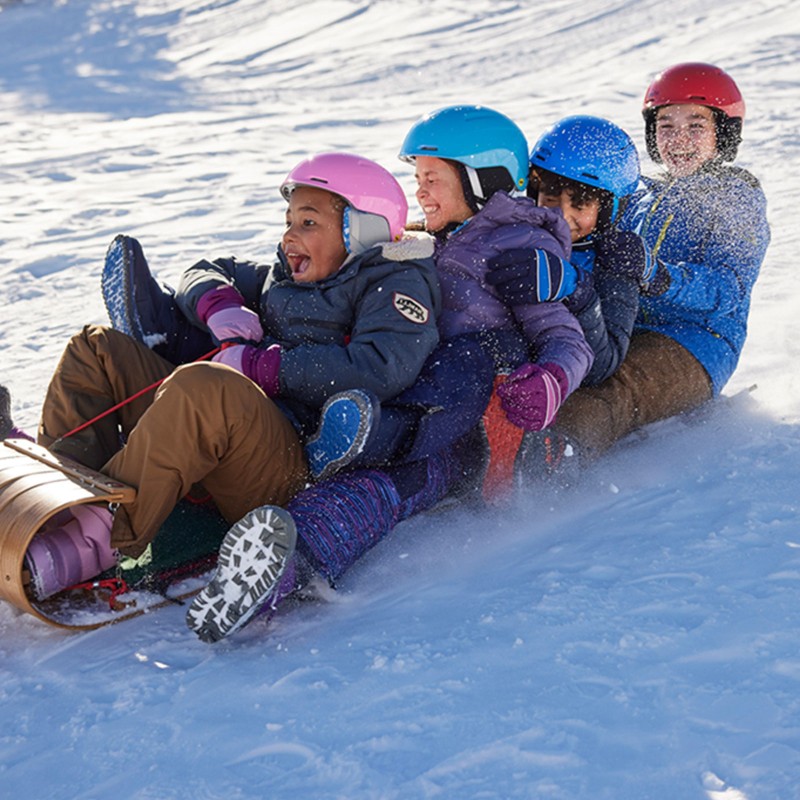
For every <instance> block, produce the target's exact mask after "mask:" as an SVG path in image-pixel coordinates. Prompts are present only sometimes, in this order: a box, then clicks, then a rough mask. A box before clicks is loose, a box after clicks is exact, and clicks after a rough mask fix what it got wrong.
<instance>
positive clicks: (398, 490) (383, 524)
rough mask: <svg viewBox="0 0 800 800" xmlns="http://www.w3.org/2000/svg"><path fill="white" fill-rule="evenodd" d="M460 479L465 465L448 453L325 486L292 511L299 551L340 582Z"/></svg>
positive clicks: (353, 474)
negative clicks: (375, 548)
mask: <svg viewBox="0 0 800 800" xmlns="http://www.w3.org/2000/svg"><path fill="white" fill-rule="evenodd" d="M460 477H461V471H460V464H459V463H458V462H457V460H456V459H455V457H454V455H453V453H452V452H450V451H448V452H447V453H443V454H437V455H435V456H431V457H430V458H428V459H425V460H422V461H415V462H412V463H409V464H403V465H401V466H396V467H387V468H386V469H385V470H369V469H363V470H355V471H353V472H351V473H348V474H340V475H336V476H334V477H333V478H330V479H328V480H326V481H322V482H321V483H318V484H317V485H316V486H312V487H310V488H308V489H306V490H305V491H304V492H301V493H300V494H299V495H297V496H296V497H295V498H294V499H293V500H292V501H291V502H290V503H289V505H288V506H287V510H288V511H289V512H290V513H291V515H292V517H293V519H294V521H295V524H296V525H297V535H298V550H299V552H300V553H302V554H303V555H304V556H305V557H306V558H307V560H308V562H309V564H311V566H312V567H313V569H314V570H315V571H317V572H319V573H321V574H322V575H324V576H325V577H326V578H328V579H330V580H335V579H336V578H338V577H339V576H340V575H342V574H343V573H344V572H345V571H346V570H347V569H348V568H349V567H350V566H352V565H353V564H354V563H355V562H356V561H357V560H358V559H359V558H361V556H363V555H364V554H365V553H366V552H367V551H368V550H370V549H371V548H372V547H373V546H374V545H376V544H377V543H378V542H379V541H380V540H381V539H383V538H384V537H385V536H386V535H387V534H388V533H390V532H391V531H392V529H393V528H394V527H395V526H396V525H397V523H398V522H400V521H402V520H404V519H407V518H408V517H410V516H412V515H413V514H417V513H420V512H422V511H425V510H427V509H429V508H431V507H433V506H434V505H435V504H436V503H437V502H439V501H440V500H441V499H443V498H444V497H445V496H446V495H447V493H448V491H449V489H450V488H451V487H452V486H453V484H454V483H455V482H456V480H457V479H459V478H460Z"/></svg>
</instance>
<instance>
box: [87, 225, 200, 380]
mask: <svg viewBox="0 0 800 800" xmlns="http://www.w3.org/2000/svg"><path fill="white" fill-rule="evenodd" d="M100 286H101V289H102V292H103V301H104V302H105V306H106V311H107V312H108V318H109V320H110V321H111V326H112V327H113V328H114V329H115V330H118V331H122V333H126V334H127V335H128V336H131V337H132V338H134V339H136V341H137V342H141V343H142V344H144V345H147V347H149V348H150V349H152V350H154V351H155V352H156V353H158V354H159V355H160V356H161V357H162V358H166V359H167V361H170V362H171V363H173V364H185V363H188V362H190V361H194V360H195V359H197V358H199V357H200V356H202V355H205V354H206V353H207V352H209V351H210V350H211V349H212V348H213V346H214V343H213V341H212V339H211V335H210V334H209V333H208V332H207V331H203V330H201V329H200V328H196V327H195V326H194V325H192V324H191V323H190V322H189V321H188V320H187V319H186V317H184V315H183V313H182V312H181V310H180V309H179V308H178V304H177V303H176V301H175V292H174V291H173V290H172V288H171V287H169V286H167V285H166V284H163V283H161V282H159V281H157V280H156V279H155V278H154V277H153V276H152V274H151V272H150V267H149V266H148V264H147V260H146V259H145V257H144V252H143V251H142V246H141V245H140V244H139V242H138V241H137V240H136V239H134V238H133V237H131V236H124V235H123V234H119V235H118V236H116V237H115V238H114V241H112V242H111V244H110V245H109V247H108V251H107V253H106V259H105V263H104V265H103V273H102V275H101V278H100Z"/></svg>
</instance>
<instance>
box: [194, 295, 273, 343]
mask: <svg viewBox="0 0 800 800" xmlns="http://www.w3.org/2000/svg"><path fill="white" fill-rule="evenodd" d="M197 314H198V316H199V317H200V319H201V320H202V321H203V322H204V323H205V324H206V326H207V327H208V330H209V331H210V332H211V334H212V336H214V338H215V339H216V340H217V341H218V342H225V341H228V340H230V339H243V340H244V341H247V342H256V343H258V342H260V341H261V340H262V339H263V338H264V330H263V328H262V327H261V320H259V318H258V314H256V313H255V312H253V311H251V310H250V309H249V308H247V307H246V306H245V305H244V298H243V297H242V296H241V295H240V294H239V292H237V291H236V289H234V288H233V287H232V286H220V287H217V288H216V289H212V290H211V291H209V292H206V293H205V294H204V295H203V296H202V297H201V298H200V301H199V302H198V304H197Z"/></svg>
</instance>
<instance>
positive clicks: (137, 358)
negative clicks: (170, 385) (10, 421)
mask: <svg viewBox="0 0 800 800" xmlns="http://www.w3.org/2000/svg"><path fill="white" fill-rule="evenodd" d="M173 369H174V367H173V366H172V364H170V363H169V362H168V361H165V360H164V359H163V358H161V357H160V356H157V355H156V354H155V353H153V352H152V351H151V350H149V349H148V348H146V347H145V346H143V345H141V344H139V343H138V342H135V341H134V340H133V339H131V338H130V337H128V336H125V335H124V334H121V333H118V332H117V331H114V330H111V329H110V328H104V327H100V326H96V325H95V326H87V327H85V328H84V329H83V330H82V331H81V332H80V333H78V334H76V335H75V336H73V337H72V339H71V340H70V342H69V344H68V345H67V347H66V349H65V350H64V353H63V355H62V356H61V361H60V362H59V364H58V366H57V367H56V371H55V373H54V375H53V377H52V379H51V381H50V386H49V387H48V390H47V394H46V396H45V400H44V405H43V407H42V421H41V424H40V426H39V443H40V444H42V445H44V446H45V447H48V448H51V449H53V450H55V451H57V452H59V453H63V454H64V455H68V456H70V457H72V458H74V459H76V460H77V461H80V462H81V463H82V464H85V465H86V466H88V467H92V468H93V469H99V468H100V467H101V466H102V465H103V464H104V463H105V462H106V461H107V460H108V459H109V458H111V456H112V455H114V453H116V452H117V451H118V450H119V448H120V446H121V441H120V429H121V430H122V434H123V435H126V434H127V433H129V432H130V431H131V430H132V429H133V427H134V425H135V424H136V422H137V421H138V419H139V417H141V415H142V414H143V413H144V412H145V410H146V409H147V408H148V407H149V406H150V404H151V403H152V402H153V397H154V395H155V392H154V391H153V392H148V393H147V394H145V395H144V396H142V397H140V398H138V399H136V400H134V401H133V402H131V403H128V404H127V405H125V406H123V407H122V408H120V409H119V410H117V411H115V412H114V413H113V414H109V415H108V416H106V417H104V418H103V419H101V420H98V421H97V422H95V423H93V424H92V425H91V426H89V427H88V428H86V429H84V430H83V431H80V432H79V433H76V434H74V435H73V436H70V437H68V438H66V439H64V440H63V441H60V442H57V441H56V440H57V439H58V438H59V437H60V436H62V435H63V434H65V433H68V432H69V431H72V430H74V429H75V428H76V427H78V426H79V425H81V424H82V423H84V422H86V421H87V420H90V419H93V418H94V417H96V416H97V415H98V414H101V413H102V412H104V411H106V410H108V409H109V408H111V407H112V406H113V405H116V404H117V403H119V402H120V401H122V400H125V399H126V398H128V397H131V396H132V395H134V394H135V393H136V392H138V391H139V390H141V389H143V388H144V387H146V386H149V385H151V384H152V383H154V382H156V381H158V380H161V379H162V378H165V377H166V376H167V375H169V374H170V372H172V370H173Z"/></svg>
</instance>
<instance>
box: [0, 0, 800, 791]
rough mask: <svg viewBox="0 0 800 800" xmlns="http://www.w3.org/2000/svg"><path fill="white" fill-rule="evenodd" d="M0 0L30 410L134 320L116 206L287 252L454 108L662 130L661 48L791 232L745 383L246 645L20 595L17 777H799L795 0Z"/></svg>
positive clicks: (364, 577)
mask: <svg viewBox="0 0 800 800" xmlns="http://www.w3.org/2000/svg"><path fill="white" fill-rule="evenodd" d="M0 5H2V10H0V89H2V93H3V97H4V107H5V109H6V111H5V112H4V113H3V116H2V121H0V131H1V132H2V142H3V162H2V166H0V179H2V184H3V188H4V195H5V203H4V207H5V214H4V217H3V224H2V229H0V231H1V232H0V286H1V287H2V317H1V318H0V358H2V370H1V372H0V379H1V380H2V382H4V383H6V384H8V385H9V387H10V388H11V390H12V392H13V395H14V412H15V415H16V417H17V421H18V422H19V423H21V424H22V425H23V426H25V427H28V428H30V429H32V428H34V427H35V425H36V420H37V417H38V413H39V409H40V404H41V401H42V398H43V395H44V391H45V388H46V386H47V382H48V378H49V376H50V374H51V373H52V371H53V370H54V368H55V366H56V363H57V360H58V357H59V355H60V353H61V350H62V349H63V346H64V344H65V341H66V339H67V337H68V336H69V335H70V334H71V333H73V332H74V331H76V330H77V329H78V327H79V326H80V325H82V324H85V323H101V322H104V321H105V313H104V310H103V305H102V299H101V296H100V291H99V274H100V267H101V263H102V259H103V255H104V253H105V249H106V247H107V246H108V244H109V242H110V241H111V239H112V238H113V236H114V235H115V234H116V233H118V232H124V233H128V234H131V235H134V236H136V237H138V238H139V239H140V240H141V241H142V242H143V244H144V247H145V251H146V253H147V254H148V256H149V258H150V261H151V264H152V265H153V266H154V268H155V270H156V272H157V273H158V274H159V276H160V277H162V278H163V279H165V280H168V281H169V280H174V278H175V277H176V276H177V275H178V274H179V272H180V271H181V269H182V268H184V267H185V266H188V265H189V264H191V263H192V262H193V260H195V259H196V258H198V257H200V256H205V255H212V256H217V255H229V254H233V253H235V254H237V255H240V256H249V257H262V258H268V257H269V256H270V254H271V253H272V251H273V248H274V245H275V242H276V241H277V238H278V235H279V232H280V230H281V226H282V217H283V201H282V200H281V199H280V197H279V195H278V192H277V186H278V184H279V182H280V180H281V179H282V178H283V176H284V175H285V174H286V172H287V171H288V170H289V169H290V168H291V166H293V164H294V163H296V162H297V161H298V160H299V159H300V158H302V157H304V156H305V155H307V154H309V153H313V152H317V151H323V150H331V149H337V148H346V149H350V150H352V151H356V152H358V151H360V152H363V153H364V154H365V155H367V156H370V157H373V158H376V159H378V160H379V161H381V162H382V163H384V164H386V165H387V166H389V167H390V168H392V169H393V170H394V171H395V173H396V174H397V175H398V177H400V178H401V180H403V181H404V185H405V186H406V187H407V189H408V192H409V199H410V201H411V203H412V207H415V205H414V203H413V194H412V190H413V187H412V181H411V180H410V169H409V167H408V165H406V164H403V163H402V162H400V161H398V160H397V159H396V153H397V150H398V148H399V144H400V142H401V141H402V137H403V136H404V134H405V132H406V130H407V129H408V127H409V126H410V124H411V123H412V122H413V121H414V120H415V119H416V118H417V117H419V116H420V115H421V114H423V113H425V112H427V111H430V110H433V109H434V108H437V107H439V106H442V105H446V104H448V103H453V102H459V101H465V102H483V103H487V104H489V105H491V106H493V107H495V108H498V109H499V110H501V111H504V112H506V113H508V114H509V115H510V116H512V117H513V118H514V119H515V120H516V121H517V122H518V123H519V124H520V125H521V126H522V127H523V129H524V130H526V132H528V135H529V137H530V139H531V141H533V139H535V137H536V136H537V135H538V133H539V132H541V131H542V130H543V129H544V128H545V127H546V126H547V125H548V124H550V123H552V122H553V121H555V120H556V119H558V118H559V117H561V116H565V115H567V114H570V113H576V112H586V113H595V114H600V115H604V116H608V117H610V118H612V119H614V120H615V121H616V122H618V123H619V124H621V125H622V126H624V127H625V128H626V129H627V130H629V131H630V132H631V134H632V135H633V136H634V138H635V139H636V141H637V144H639V146H640V148H641V150H642V152H644V149H643V139H642V126H641V117H640V115H639V107H640V102H641V97H642V95H643V92H644V89H645V87H646V85H647V82H648V81H649V80H650V78H651V77H652V76H653V75H654V74H655V73H656V72H657V71H658V70H659V69H661V68H663V67H665V66H668V65H669V64H672V63H676V62H678V61H685V60H706V61H712V62H717V63H719V64H720V65H722V66H724V67H725V68H727V69H729V70H730V71H731V72H732V74H733V75H734V76H735V77H736V79H737V81H738V82H739V85H740V86H741V88H742V90H743V92H744V94H745V97H746V99H747V103H748V119H747V122H746V125H745V142H744V144H743V146H742V148H741V156H740V163H741V164H742V165H743V166H746V167H748V168H750V169H751V170H752V171H753V172H754V173H755V174H757V175H758V176H759V177H760V178H761V180H762V182H763V185H764V187H765V190H766V193H767V196H768V199H769V215H770V221H771V224H772V229H773V241H772V244H771V246H770V249H769V252H768V254H767V259H766V262H765V264H764V268H763V271H762V276H761V278H760V280H759V283H758V284H757V286H756V290H755V293H754V296H753V306H752V312H751V318H750V335H749V339H748V343H747V345H746V348H745V351H744V353H743V356H742V360H741V363H740V367H739V369H738V371H737V373H736V374H735V376H734V378H733V379H732V381H731V382H730V384H729V386H728V388H727V389H726V391H725V396H724V398H723V399H722V400H721V401H720V402H719V403H717V404H716V405H715V406H714V407H713V408H712V409H709V410H706V411H705V412H703V413H699V414H696V415H694V416H693V417H691V418H689V419H682V420H671V421H668V422H665V423H662V424H660V425H656V426H653V428H652V429H650V430H648V431H647V432H646V433H645V434H644V435H642V436H637V437H633V438H632V439H631V440H630V441H628V442H626V443H624V445H623V446H621V447H620V448H618V449H617V450H616V451H615V452H613V453H612V454H611V455H609V456H608V457H607V458H606V459H604V460H603V462H602V463H600V464H598V465H597V466H596V467H595V468H594V469H592V470H591V471H590V472H589V473H588V474H587V475H586V479H585V481H584V483H583V485H582V486H581V487H580V489H579V490H578V491H576V492H574V493H573V494H572V495H571V496H569V497H566V498H560V499H558V500H557V501H556V502H544V501H543V500H542V499H541V498H537V497H536V496H534V495H530V496H527V497H524V498H521V499H520V500H519V501H518V502H517V503H515V504H514V506H513V507H511V508H509V509H506V510H504V511H502V512H494V513H486V514H482V515H475V514H470V513H469V512H467V511H466V510H459V509H456V510H451V511H448V512H442V513H435V514H429V515H426V516H424V517H419V518H417V519H415V520H411V521H409V522H407V523H404V524H403V525H402V526H400V527H399V528H398V529H397V531H396V532H395V533H394V535H393V536H392V537H390V538H389V539H388V540H386V541H385V542H384V543H382V544H381V545H380V546H378V547H377V548H375V549H374V550H373V551H372V552H371V553H370V554H369V555H368V556H367V557H366V558H365V559H364V560H363V561H362V562H361V563H360V564H359V565H357V567H356V568H354V569H353V570H352V571H351V572H350V573H349V574H348V575H346V576H345V578H344V579H343V580H342V581H341V585H340V586H339V589H338V591H337V592H335V593H331V594H330V596H329V597H328V599H327V601H321V602H312V603H306V604H303V605H301V606H295V607H292V608H286V609H284V610H282V611H281V613H279V614H278V615H277V617H276V618H274V619H273V620H272V622H271V623H270V624H269V625H267V624H266V623H264V622H263V621H256V622H255V623H253V624H252V625H251V626H249V627H248V628H246V629H245V630H243V631H242V632H241V633H240V634H239V635H237V636H235V637H233V638H231V639H230V640H229V641H225V642H222V643H219V644H217V645H214V646H208V645H205V644H202V643H201V642H200V641H198V640H197V639H196V638H195V636H194V635H193V634H191V633H190V632H189V631H188V630H187V629H186V627H185V626H184V624H183V615H184V610H183V609H182V608H180V607H177V606H176V607H170V608H167V609H164V610H161V611H158V612H156V613H154V614H151V615H147V616H144V617H141V618H138V619H135V620H132V621H130V622H127V623H125V624H123V625H119V626H114V627H111V628H106V629H102V630H99V631H95V632H91V633H84V634H68V633H64V632H61V631H58V630H56V629H53V628H50V627H47V626H45V625H43V624H42V623H40V622H38V621H37V620H35V619H34V618H32V617H29V616H25V615H22V614H21V613H19V612H17V611H16V610H15V609H14V608H12V607H11V606H9V605H8V604H6V603H0V703H1V704H2V718H3V719H4V720H5V722H4V723H3V725H2V729H1V730H0V797H2V798H9V799H11V798H18V797H32V798H37V800H50V799H54V798H58V799H59V800H60V799H61V798H70V800H72V799H73V798H83V799H85V800H90V799H91V800H95V798H100V797H106V796H115V797H119V798H126V799H127V798H132V799H135V800H155V798H170V800H183V798H202V799H203V800H212V799H214V800H216V798H223V797H224V798H227V800H256V799H257V798H272V799H273V800H280V799H282V798H297V797H313V798H317V799H322V798H331V799H333V798H337V799H339V798H349V799H351V800H353V799H359V800H360V799H361V798H364V799H365V800H367V799H369V800H377V799H379V798H380V800H384V799H386V800H390V799H393V798H396V799H397V800H401V799H402V800H413V798H458V800H467V799H468V798H475V799H476V800H477V798H481V800H484V799H488V798H502V799H503V800H505V799H506V798H548V799H550V798H553V799H560V798H570V800H572V799H573V798H613V799H614V800H618V799H619V798H637V800H645V799H646V798H653V799H654V800H661V799H662V798H663V799H664V800H667V799H669V800H684V799H689V798H700V799H702V800H705V799H706V798H710V799H711V800H742V799H746V800H774V799H775V798H778V799H779V800H787V799H790V798H800V788H798V787H799V786H800V649H798V643H800V642H799V639H798V630H800V591H799V590H800V524H799V523H800V512H799V510H798V487H800V402H799V401H798V397H800V370H798V368H797V363H798V360H800V314H798V310H800V289H799V288H798V283H797V280H796V275H795V273H796V271H797V265H796V263H795V258H796V254H797V252H798V250H800V229H798V226H797V225H796V209H797V207H798V203H800V188H799V187H800V180H798V179H799V178H800V175H798V162H800V158H799V156H800V112H798V106H800V102H799V101H800V95H799V94H798V88H797V87H798V83H797V75H798V74H799V73H798V70H799V69H800V63H799V62H800V58H798V53H800V7H798V5H797V4H796V3H794V2H791V1H790V0H758V1H757V2H748V3H745V2H733V0H718V2H715V3H699V2H694V0H673V1H672V2H670V3H664V2H660V1H659V2H656V0H597V1H596V2H593V3H591V4H588V3H578V2H562V1H559V0H540V2H538V3H536V4H528V3H520V2H518V1H517V2H511V1H510V0H473V2H470V3H464V2H455V0H437V2H436V3H433V2H431V1H430V0H405V2H403V3H399V2H392V0H308V1H307V2H304V3H302V4H288V3H284V2H280V1H279V0H224V1H223V0H207V2H202V3H200V2H192V1H191V0H138V2H133V0H73V1H72V2H65V1H64V0H23V1H22V2H16V3H15V2H6V3H0ZM645 166H646V168H647V169H652V165H650V164H649V163H648V162H647V161H646V159H645ZM753 387H755V388H753Z"/></svg>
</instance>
